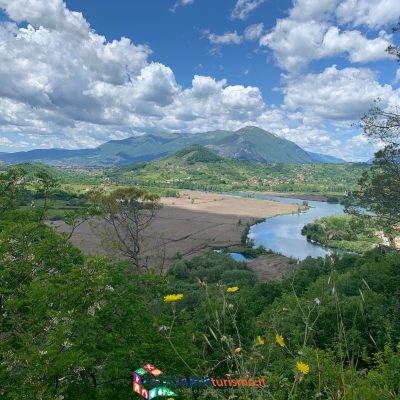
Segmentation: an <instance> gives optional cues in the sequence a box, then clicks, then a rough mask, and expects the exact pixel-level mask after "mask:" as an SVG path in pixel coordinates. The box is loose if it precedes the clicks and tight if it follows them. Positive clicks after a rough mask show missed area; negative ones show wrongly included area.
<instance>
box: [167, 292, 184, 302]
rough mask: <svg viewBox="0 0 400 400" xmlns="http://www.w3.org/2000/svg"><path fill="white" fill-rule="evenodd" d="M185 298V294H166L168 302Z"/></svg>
mask: <svg viewBox="0 0 400 400" xmlns="http://www.w3.org/2000/svg"><path fill="white" fill-rule="evenodd" d="M182 299H183V294H181V293H179V294H167V295H166V296H164V301H165V302H167V303H173V302H175V301H179V300H182Z"/></svg>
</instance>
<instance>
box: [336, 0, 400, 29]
mask: <svg viewBox="0 0 400 400" xmlns="http://www.w3.org/2000/svg"><path fill="white" fill-rule="evenodd" d="M336 15H337V17H338V19H339V21H340V22H341V23H351V24H353V25H354V26H359V25H366V26H368V27H370V28H379V27H382V26H385V25H387V24H389V23H394V22H396V21H397V19H398V18H399V15H400V2H399V1H398V0H344V1H341V2H340V3H339V5H338V8H337V10H336Z"/></svg>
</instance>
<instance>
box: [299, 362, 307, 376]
mask: <svg viewBox="0 0 400 400" xmlns="http://www.w3.org/2000/svg"><path fill="white" fill-rule="evenodd" d="M296 368H297V369H298V370H299V371H300V372H301V373H302V374H303V375H307V374H308V373H309V372H310V366H309V365H307V364H305V363H303V361H297V363H296Z"/></svg>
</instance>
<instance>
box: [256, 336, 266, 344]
mask: <svg viewBox="0 0 400 400" xmlns="http://www.w3.org/2000/svg"><path fill="white" fill-rule="evenodd" d="M257 340H258V343H259V344H260V346H264V344H265V340H264V339H263V338H262V337H261V336H260V335H258V336H257Z"/></svg>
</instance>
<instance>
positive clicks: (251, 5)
mask: <svg viewBox="0 0 400 400" xmlns="http://www.w3.org/2000/svg"><path fill="white" fill-rule="evenodd" d="M264 2H265V0H237V1H236V4H235V7H234V8H233V10H232V12H231V18H232V19H241V20H245V19H246V18H247V17H248V15H249V14H250V13H251V12H252V11H254V10H255V9H256V8H258V7H260V6H261V4H263V3H264Z"/></svg>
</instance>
